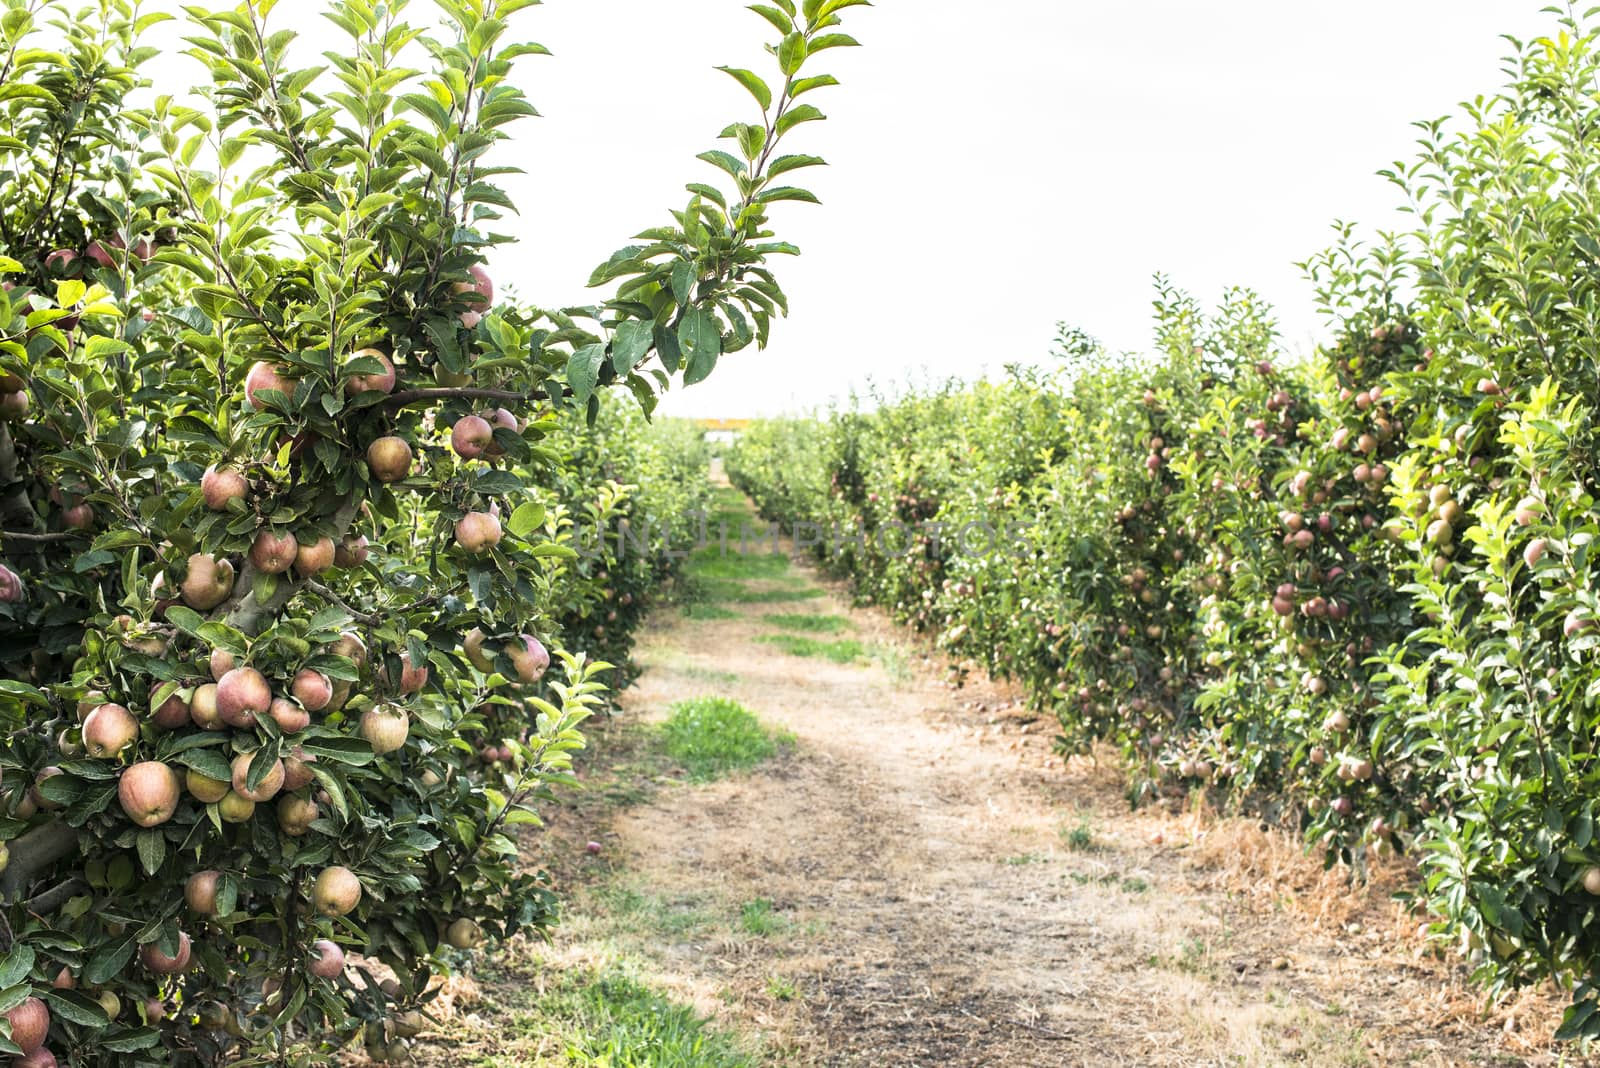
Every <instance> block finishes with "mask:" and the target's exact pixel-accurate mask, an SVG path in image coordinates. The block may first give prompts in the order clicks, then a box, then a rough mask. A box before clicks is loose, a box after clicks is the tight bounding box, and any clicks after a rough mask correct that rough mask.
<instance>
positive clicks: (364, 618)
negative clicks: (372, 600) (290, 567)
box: [303, 579, 383, 627]
mask: <svg viewBox="0 0 1600 1068" xmlns="http://www.w3.org/2000/svg"><path fill="white" fill-rule="evenodd" d="M303 585H304V586H305V588H306V589H308V590H310V591H311V592H312V593H314V594H316V595H317V596H319V597H321V598H322V599H323V600H325V601H327V602H328V603H329V604H331V605H333V606H334V607H336V608H340V609H343V610H344V611H345V612H347V613H349V615H350V618H351V619H354V620H355V621H356V622H357V623H365V624H366V625H367V626H369V627H376V626H378V625H379V624H380V623H382V622H383V617H382V616H375V615H373V614H371V613H370V612H358V611H356V610H355V609H354V608H351V607H350V606H349V605H347V604H345V603H344V600H343V599H342V598H340V596H339V595H338V594H337V593H334V592H333V591H332V590H330V589H328V587H326V586H324V585H323V584H322V583H320V582H318V581H317V580H316V579H306V580H305V581H304V583H303Z"/></svg>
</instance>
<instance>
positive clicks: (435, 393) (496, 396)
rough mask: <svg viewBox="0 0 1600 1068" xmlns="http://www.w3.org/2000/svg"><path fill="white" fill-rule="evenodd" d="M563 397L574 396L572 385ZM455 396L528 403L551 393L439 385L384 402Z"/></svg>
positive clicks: (392, 396) (402, 404)
mask: <svg viewBox="0 0 1600 1068" xmlns="http://www.w3.org/2000/svg"><path fill="white" fill-rule="evenodd" d="M561 395H562V396H563V397H570V396H572V387H570V386H568V387H566V388H564V389H563V390H562V391H561ZM455 397H467V398H470V399H473V400H499V401H509V402H511V403H513V404H526V403H528V402H529V401H541V400H549V399H550V395H549V394H548V393H546V392H545V391H544V390H542V389H530V390H528V391H526V392H523V393H519V392H517V391H516V390H513V389H480V388H478V387H476V386H462V387H459V388H452V387H446V386H439V387H435V388H430V389H403V390H401V391H400V392H399V393H391V394H390V395H389V399H388V400H386V401H384V402H383V407H387V408H404V407H406V406H408V405H412V404H416V403H418V402H420V401H431V400H451V399H453V398H455Z"/></svg>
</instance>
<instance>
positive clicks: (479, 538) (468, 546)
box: [456, 512, 500, 553]
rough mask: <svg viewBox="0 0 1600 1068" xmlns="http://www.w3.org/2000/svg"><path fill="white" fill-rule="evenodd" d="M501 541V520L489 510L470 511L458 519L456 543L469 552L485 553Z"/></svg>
mask: <svg viewBox="0 0 1600 1068" xmlns="http://www.w3.org/2000/svg"><path fill="white" fill-rule="evenodd" d="M499 543H500V520H499V519H497V518H495V517H494V516H492V515H490V514H489V513H488V512H468V513H467V514H466V515H464V516H462V517H461V518H460V519H458V520H456V544H457V545H460V546H461V547H462V548H463V549H465V550H467V552H469V553H484V552H488V551H489V549H490V548H492V547H493V546H495V545H498V544H499Z"/></svg>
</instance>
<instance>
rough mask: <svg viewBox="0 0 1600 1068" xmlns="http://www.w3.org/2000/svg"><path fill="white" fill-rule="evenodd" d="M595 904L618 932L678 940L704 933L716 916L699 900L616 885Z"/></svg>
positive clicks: (605, 890) (602, 890)
mask: <svg viewBox="0 0 1600 1068" xmlns="http://www.w3.org/2000/svg"><path fill="white" fill-rule="evenodd" d="M594 900H595V902H596V904H597V905H598V906H599V907H600V908H601V909H603V910H604V911H605V914H606V916H607V918H608V919H609V920H610V922H611V923H612V924H613V925H614V926H615V927H616V928H617V929H618V930H623V931H630V932H633V933H634V934H643V935H651V936H654V937H659V938H677V937H682V936H685V935H692V934H695V933H696V932H701V931H705V930H707V929H708V928H710V927H711V926H712V925H713V924H715V923H716V916H715V915H714V914H713V913H712V912H711V910H710V909H708V908H706V907H704V905H703V902H702V900H701V899H699V898H694V897H680V898H672V899H669V898H665V897H662V896H661V895H659V894H651V893H646V892H644V891H642V890H640V889H638V888H637V887H635V886H631V885H628V884H627V883H624V882H614V883H610V884H607V885H606V886H604V887H602V888H600V889H599V890H598V891H597V892H596V893H595V898H594Z"/></svg>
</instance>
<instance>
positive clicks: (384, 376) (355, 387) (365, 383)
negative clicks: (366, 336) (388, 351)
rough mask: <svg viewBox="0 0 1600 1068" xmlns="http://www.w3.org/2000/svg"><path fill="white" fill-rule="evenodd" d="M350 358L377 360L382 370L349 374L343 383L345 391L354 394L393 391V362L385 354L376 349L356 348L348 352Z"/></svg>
mask: <svg viewBox="0 0 1600 1068" xmlns="http://www.w3.org/2000/svg"><path fill="white" fill-rule="evenodd" d="M350 358H351V359H352V360H354V359H358V358H367V359H373V360H377V361H378V362H379V363H381V364H382V365H383V370H382V371H374V372H372V373H370V374H364V375H351V376H350V377H349V378H347V379H345V383H344V388H345V391H346V392H347V393H350V394H352V395H354V394H357V393H366V392H369V391H376V392H378V393H393V392H394V383H395V374H394V362H393V361H391V360H390V359H389V357H387V356H385V355H384V354H383V353H382V352H379V351H378V350H377V349H357V350H356V351H355V352H352V353H351V354H350Z"/></svg>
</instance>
